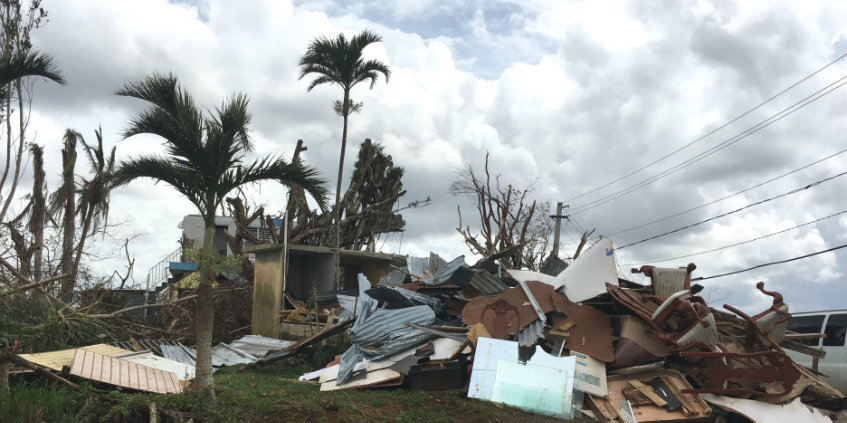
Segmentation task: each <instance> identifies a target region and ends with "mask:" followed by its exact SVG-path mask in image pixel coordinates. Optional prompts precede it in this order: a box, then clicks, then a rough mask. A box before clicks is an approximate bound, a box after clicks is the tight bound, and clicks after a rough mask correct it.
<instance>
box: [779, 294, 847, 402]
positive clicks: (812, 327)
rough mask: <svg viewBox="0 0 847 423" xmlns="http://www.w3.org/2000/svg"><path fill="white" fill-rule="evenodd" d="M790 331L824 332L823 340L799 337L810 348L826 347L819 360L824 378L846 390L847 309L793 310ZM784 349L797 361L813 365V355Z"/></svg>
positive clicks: (819, 368)
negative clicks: (795, 311) (846, 334)
mask: <svg viewBox="0 0 847 423" xmlns="http://www.w3.org/2000/svg"><path fill="white" fill-rule="evenodd" d="M791 316H792V317H791V320H789V321H788V330H792V331H794V332H798V333H823V334H826V337H825V338H823V339H817V338H814V339H798V340H797V341H799V342H802V343H804V344H806V345H808V346H810V347H818V348H823V350H824V351H826V357H824V358H823V359H822V360H820V362H819V363H818V371H820V372H821V373H823V374H824V375H825V376H824V380H826V381H827V383H829V384H830V385H832V386H833V387H835V388H837V389H839V390H841V392H847V344H845V342H844V341H845V333H847V310H826V311H810V312H805V313H791ZM785 352H786V353H787V354H788V356H789V357H791V359H792V360H794V362H795V363H797V364H800V365H803V366H806V367H812V357H810V356H808V355H805V354H802V353H799V352H796V351H791V350H789V349H786V350H785Z"/></svg>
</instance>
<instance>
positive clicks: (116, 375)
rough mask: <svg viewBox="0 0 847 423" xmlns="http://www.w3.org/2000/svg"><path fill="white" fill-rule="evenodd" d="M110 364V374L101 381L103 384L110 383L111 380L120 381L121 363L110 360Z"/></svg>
mask: <svg viewBox="0 0 847 423" xmlns="http://www.w3.org/2000/svg"><path fill="white" fill-rule="evenodd" d="M110 361H111V362H112V363H111V364H112V366H111V367H112V372H111V373H110V374H109V377H108V379H103V382H108V383H112V381H113V380H121V362H120V361H115V360H110Z"/></svg>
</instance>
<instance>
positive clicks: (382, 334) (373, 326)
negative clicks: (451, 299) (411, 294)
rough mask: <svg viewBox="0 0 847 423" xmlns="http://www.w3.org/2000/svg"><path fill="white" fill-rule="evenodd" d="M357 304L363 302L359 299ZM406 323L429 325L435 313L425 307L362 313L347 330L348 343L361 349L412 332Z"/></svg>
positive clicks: (433, 320) (433, 319)
mask: <svg viewBox="0 0 847 423" xmlns="http://www.w3.org/2000/svg"><path fill="white" fill-rule="evenodd" d="M366 297H367V296H366ZM367 298H370V297H367ZM371 301H373V300H371ZM359 303H363V301H362V300H361V299H360V300H359ZM406 322H411V323H417V324H419V325H424V326H426V325H431V324H432V323H433V322H435V312H434V311H433V310H432V309H431V308H429V307H428V306H425V305H420V306H414V307H406V308H400V309H394V310H388V309H378V310H376V311H374V312H373V313H368V312H362V313H361V314H360V315H359V316H358V317H357V318H356V323H354V324H353V327H352V328H350V329H349V330H348V332H349V334H350V341H352V342H353V343H354V344H357V345H360V346H362V347H367V346H369V345H374V344H378V343H380V342H383V341H386V340H388V339H389V338H391V337H392V336H398V335H403V334H405V333H406V332H410V331H412V330H413V329H412V328H410V327H408V326H406V325H405V323H406Z"/></svg>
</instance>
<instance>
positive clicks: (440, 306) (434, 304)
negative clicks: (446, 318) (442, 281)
mask: <svg viewBox="0 0 847 423" xmlns="http://www.w3.org/2000/svg"><path fill="white" fill-rule="evenodd" d="M386 288H390V289H393V290H395V291H397V292H399V293H400V294H401V295H403V296H404V297H406V298H408V299H409V301H411V302H412V303H413V304H415V305H425V306H429V308H431V309H433V310H434V311H435V313H436V314H438V313H441V312H442V311H444V309H445V308H446V307H447V305H446V304H444V301H441V300H440V299H438V298H434V297H430V296H429V295H424V294H419V293H417V292H415V291H410V290H408V289H405V288H400V287H398V286H391V285H389V286H386Z"/></svg>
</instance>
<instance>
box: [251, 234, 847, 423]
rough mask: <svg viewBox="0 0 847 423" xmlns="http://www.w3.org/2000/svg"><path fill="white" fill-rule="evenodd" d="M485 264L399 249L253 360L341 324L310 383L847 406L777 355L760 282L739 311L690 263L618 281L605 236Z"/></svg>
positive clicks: (639, 418)
mask: <svg viewBox="0 0 847 423" xmlns="http://www.w3.org/2000/svg"><path fill="white" fill-rule="evenodd" d="M491 264H492V263H490V262H485V261H481V262H480V263H477V264H476V265H474V266H468V265H467V264H466V263H465V261H464V257H461V256H460V257H458V258H456V259H455V260H453V261H450V262H447V261H445V260H443V259H441V258H440V257H438V256H437V255H435V254H431V255H430V257H428V258H415V257H408V258H407V262H406V266H405V267H404V268H399V269H394V270H393V271H392V272H391V273H389V274H388V275H386V276H385V277H384V278H383V279H382V280H381V281H380V282H379V283H378V284H377V285H376V286H375V287H372V285H371V283H370V282H369V281H368V280H367V279H366V278H365V277H364V276H363V275H359V290H358V291H359V292H358V296H345V295H340V294H339V295H338V304H339V307H340V309H339V310H336V312H334V314H335V315H337V316H339V319H340V320H341V322H340V323H338V324H336V325H334V326H331V327H328V328H327V329H326V330H324V331H322V332H321V333H318V334H316V335H314V336H312V337H310V338H308V339H307V340H304V341H301V343H300V345H294V346H292V347H289V348H286V349H283V350H280V351H277V352H272V353H270V354H268V355H267V356H266V357H264V358H262V359H260V360H258V361H257V362H256V363H254V365H262V364H267V363H269V362H272V361H274V360H276V359H279V358H281V357H284V356H287V355H289V354H293V353H295V352H296V351H298V350H299V349H300V348H302V347H303V346H306V345H309V344H312V343H314V342H317V341H318V340H320V339H323V338H325V337H326V336H328V335H329V334H331V333H337V332H338V331H340V330H344V328H347V333H348V335H349V337H350V341H351V343H352V345H351V346H350V347H349V349H347V351H346V352H344V353H343V354H341V355H340V356H338V357H336V360H335V361H334V362H332V363H330V364H329V365H328V366H327V367H326V368H323V369H318V370H315V371H314V372H311V373H308V374H305V375H303V376H302V377H301V379H304V380H312V379H318V380H319V381H320V384H321V391H335V390H340V389H352V388H378V387H399V386H406V387H408V388H409V389H425V390H444V389H466V390H467V395H468V397H472V398H478V399H482V400H488V401H493V402H499V403H505V404H508V405H512V406H515V407H519V408H523V409H526V410H529V411H532V412H535V413H539V414H546V415H551V416H556V417H561V418H565V419H569V418H572V417H574V416H576V415H581V414H586V415H590V416H593V417H595V418H596V419H597V420H599V421H601V422H658V421H665V422H667V421H680V422H687V421H691V422H709V421H715V419H716V418H717V414H722V415H726V414H727V413H736V414H742V415H745V416H746V418H748V419H750V420H752V421H756V422H765V421H773V419H774V418H775V416H777V415H780V413H782V412H783V410H789V409H790V410H791V412H793V413H797V414H796V415H797V416H801V420H800V421H829V418H828V417H825V416H827V415H828V413H831V412H832V411H839V410H844V409H845V408H847V398H845V395H844V394H843V393H841V392H840V391H838V390H837V389H834V388H832V387H831V386H829V385H828V384H827V383H826V382H825V381H823V380H822V379H821V377H819V374H816V372H815V371H813V370H811V369H807V368H805V367H802V366H799V365H797V364H796V363H794V362H793V361H792V360H791V359H790V358H789V357H788V355H787V354H786V353H785V351H784V350H783V345H788V346H789V347H791V346H792V342H793V341H791V340H790V339H788V338H786V333H788V331H787V330H786V324H787V321H788V319H789V318H790V316H791V315H790V314H789V313H788V304H786V303H785V302H784V301H783V298H782V296H781V295H780V294H779V293H777V292H772V291H767V290H765V287H764V284H763V283H759V284H758V285H757V288H758V289H759V291H761V293H763V294H765V295H768V296H770V297H772V299H773V301H772V305H771V306H770V307H768V308H767V309H766V310H764V311H762V312H761V313H759V314H756V315H754V316H749V315H747V314H745V313H744V312H742V311H741V310H738V309H737V308H735V307H732V306H730V305H726V306H724V308H725V309H726V311H722V310H717V309H714V308H711V307H709V305H708V304H706V301H705V300H704V299H703V298H702V297H700V296H698V295H697V293H698V292H699V291H700V290H701V289H702V287H701V286H699V285H696V284H695V285H692V272H693V271H694V270H695V269H696V266H695V265H694V264H689V265H688V266H686V267H682V268H658V267H653V266H643V267H642V268H640V269H633V273H642V274H644V275H645V276H646V277H648V278H649V279H650V281H651V284H650V285H648V286H644V285H640V284H636V283H633V282H630V281H627V280H624V279H618V276H617V265H616V263H615V255H614V249H613V247H612V244H611V241H609V240H601V241H600V242H599V243H597V244H595V245H594V246H592V247H591V248H590V249H588V250H587V251H585V252H584V253H583V254H582V255H581V256H580V257H579V259H577V260H575V261H574V262H573V263H572V264H570V266H568V267H566V268H565V269H564V270H562V271H561V272H559V273H558V274H556V275H547V274H544V273H538V272H530V271H524V270H501V269H499V268H498V267H497V266H496V265H495V266H492V265H491ZM792 335H793V334H792ZM812 336H815V335H812ZM794 344H796V342H794ZM799 349H800V350H803V349H802V348H799ZM715 410H721V411H720V412H719V413H716V411H715ZM798 418H799V417H798ZM816 419H818V420H816ZM821 419H822V420H821Z"/></svg>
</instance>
